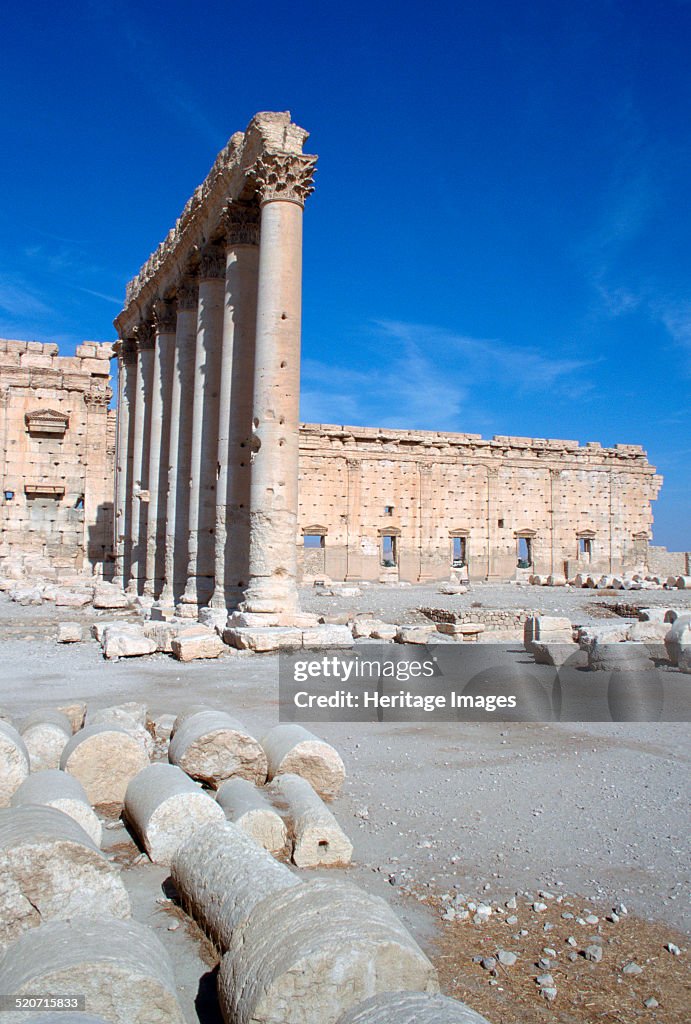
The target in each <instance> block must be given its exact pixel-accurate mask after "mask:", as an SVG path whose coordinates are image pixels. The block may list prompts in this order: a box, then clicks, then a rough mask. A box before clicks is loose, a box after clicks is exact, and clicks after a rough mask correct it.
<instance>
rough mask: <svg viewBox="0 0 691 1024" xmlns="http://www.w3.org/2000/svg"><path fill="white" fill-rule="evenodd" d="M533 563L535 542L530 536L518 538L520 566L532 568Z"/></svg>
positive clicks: (520, 567)
mask: <svg viewBox="0 0 691 1024" xmlns="http://www.w3.org/2000/svg"><path fill="white" fill-rule="evenodd" d="M532 564H533V542H532V540H531V539H530V537H519V538H518V568H519V569H530V568H531V567H532Z"/></svg>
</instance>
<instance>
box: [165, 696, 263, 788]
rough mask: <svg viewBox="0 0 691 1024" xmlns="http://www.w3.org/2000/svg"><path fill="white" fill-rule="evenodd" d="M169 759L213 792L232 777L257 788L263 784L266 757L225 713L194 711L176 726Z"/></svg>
mask: <svg viewBox="0 0 691 1024" xmlns="http://www.w3.org/2000/svg"><path fill="white" fill-rule="evenodd" d="M168 758H169V760H170V763H171V764H176V765H178V766H179V767H180V768H182V769H183V771H185V772H187V774H188V775H190V776H191V777H192V778H193V779H197V781H199V782H203V783H205V784H206V785H208V786H212V787H213V788H217V787H218V786H219V785H220V783H221V782H223V781H225V779H229V778H231V777H232V776H235V775H239V776H240V777H241V778H244V779H249V780H250V781H251V782H254V783H257V784H258V785H263V784H264V782H265V781H266V772H267V763H266V754H265V753H264V751H263V749H262V747H261V745H260V743H259V742H258V740H256V739H255V738H254V736H251V735H250V733H249V732H247V730H246V729H245V728H244V726H243V725H241V724H240V722H238V721H237V719H235V718H232V717H231V716H230V715H228V714H226V712H225V711H215V710H212V709H209V710H200V711H195V712H194V713H192V714H190V715H189V716H187V717H184V718H183V719H182V721H178V722H176V725H175V728H174V730H173V734H172V738H171V741H170V747H169V748H168Z"/></svg>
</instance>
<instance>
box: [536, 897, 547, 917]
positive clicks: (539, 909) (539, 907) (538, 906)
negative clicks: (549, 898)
mask: <svg viewBox="0 0 691 1024" xmlns="http://www.w3.org/2000/svg"><path fill="white" fill-rule="evenodd" d="M533 910H534V911H535V913H536V914H541V913H542V911H543V910H547V904H546V903H541V902H540V901H539V900H537V901H536V902H535V903H533Z"/></svg>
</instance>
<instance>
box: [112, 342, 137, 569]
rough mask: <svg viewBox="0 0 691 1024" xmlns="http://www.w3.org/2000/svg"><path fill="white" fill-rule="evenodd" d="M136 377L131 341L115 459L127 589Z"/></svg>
mask: <svg viewBox="0 0 691 1024" xmlns="http://www.w3.org/2000/svg"><path fill="white" fill-rule="evenodd" d="M135 376H136V351H135V348H134V343H133V342H132V340H131V339H129V338H125V339H123V340H122V341H120V342H119V352H118V410H117V433H116V456H115V545H114V547H115V575H114V577H113V582H114V583H116V584H117V585H118V586H120V587H124V586H125V584H126V583H127V581H128V579H129V543H128V538H129V533H130V530H129V522H130V514H131V505H130V501H131V497H132V473H131V469H132V446H131V441H132V428H133V426H134V417H133V416H132V403H133V399H134V384H135Z"/></svg>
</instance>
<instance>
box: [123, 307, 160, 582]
mask: <svg viewBox="0 0 691 1024" xmlns="http://www.w3.org/2000/svg"><path fill="white" fill-rule="evenodd" d="M135 337H136V345H137V384H136V390H135V396H134V434H133V442H132V522H131V534H130V537H131V543H132V562H131V570H130V572H131V575H130V579H129V582H128V584H127V589H128V591H129V592H130V593H132V594H138V593H139V592H140V590H141V583H142V582H143V579H144V576H145V573H146V514H147V506H148V499H149V495H148V492H147V490H146V485H147V480H146V478H147V475H148V469H149V467H148V452H149V437H148V433H149V429H150V426H151V383H152V372H153V357H154V349H153V346H154V332H153V326H152V324H150V323H148V322H145V323H141V324H139V326H138V327H136V328H135Z"/></svg>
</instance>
